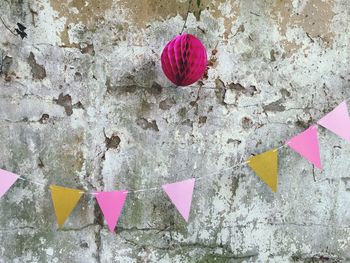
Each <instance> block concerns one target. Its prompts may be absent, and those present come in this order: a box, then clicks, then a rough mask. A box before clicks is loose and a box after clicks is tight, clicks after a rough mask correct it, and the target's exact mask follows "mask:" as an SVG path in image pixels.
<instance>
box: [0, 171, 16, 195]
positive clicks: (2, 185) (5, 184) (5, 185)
mask: <svg viewBox="0 0 350 263" xmlns="http://www.w3.org/2000/svg"><path fill="white" fill-rule="evenodd" d="M18 178H19V175H17V174H14V173H11V172H8V171H5V170H2V169H0V198H1V197H2V196H3V195H4V194H5V193H6V192H7V190H8V189H9V188H10V187H11V186H12V185H13V184H14V183H15V182H16V181H17V179H18Z"/></svg>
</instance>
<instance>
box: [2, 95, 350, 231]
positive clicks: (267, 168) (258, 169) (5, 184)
mask: <svg viewBox="0 0 350 263" xmlns="http://www.w3.org/2000/svg"><path fill="white" fill-rule="evenodd" d="M349 99H350V98H348V99H347V100H345V101H343V102H342V103H340V104H339V105H338V106H337V107H336V108H334V109H333V110H332V111H331V112H329V113H328V114H327V115H325V116H324V117H323V118H321V119H320V120H319V121H318V122H317V124H314V125H312V126H311V127H309V128H308V129H306V130H305V131H303V132H301V133H299V134H297V135H296V136H294V137H292V138H290V139H289V140H288V141H287V142H286V143H285V144H284V145H282V146H280V147H278V148H274V149H271V150H268V151H266V152H263V153H260V154H258V155H254V156H252V157H250V158H248V159H247V160H246V161H244V162H241V163H239V164H236V165H234V166H231V167H229V168H227V169H225V170H230V169H233V168H235V167H239V166H242V165H245V164H247V165H248V166H249V167H250V168H251V169H252V170H253V171H254V172H255V173H256V175H257V176H259V177H260V178H261V179H262V181H263V182H264V183H265V184H266V185H267V186H268V187H269V188H270V189H271V190H272V191H273V192H277V185H278V150H279V149H281V148H282V147H284V146H288V147H289V148H291V149H292V150H293V151H295V152H296V153H298V154H299V155H300V156H302V157H303V158H304V159H306V160H307V161H308V162H309V163H311V164H312V165H314V166H315V167H316V168H318V169H320V170H322V164H321V158H320V148H319V141H318V133H317V127H318V125H319V126H322V127H324V128H326V129H328V130H329V131H331V132H333V133H335V134H336V135H338V136H339V137H341V138H342V139H344V140H346V141H348V142H350V117H349V112H348V107H347V104H346V102H347V101H348V100H349ZM202 178H203V177H199V178H190V179H187V180H183V181H178V182H174V183H167V184H164V185H162V186H161V188H160V187H154V188H148V189H139V190H132V191H128V190H117V191H100V192H91V194H92V195H93V196H94V197H95V198H96V201H97V203H98V205H99V207H100V209H101V211H102V213H103V215H104V218H105V220H106V223H107V225H108V228H109V230H110V231H111V232H114V230H115V228H116V226H117V224H118V219H119V217H120V215H121V213H122V210H123V206H124V203H125V200H126V198H127V196H128V194H129V193H130V192H134V193H137V192H145V191H152V190H158V189H162V190H163V191H164V192H165V194H166V195H167V196H168V198H169V199H170V201H171V202H172V203H173V204H174V206H175V207H176V209H177V210H178V212H179V213H180V214H181V216H182V217H183V219H184V220H185V221H186V222H188V220H189V216H190V211H191V204H192V196H193V190H194V186H195V182H196V181H198V180H200V179H202ZM18 179H22V180H28V179H27V178H24V177H22V176H19V175H17V174H15V173H12V172H9V171H6V170H3V169H0V198H1V197H2V196H3V195H4V194H5V193H6V192H7V191H8V190H9V189H10V188H11V186H13V185H14V184H15V182H16V181H17V180H18ZM28 181H29V182H31V183H33V184H37V185H41V186H45V184H43V183H40V182H35V181H32V180H28ZM49 189H50V192H51V199H52V204H53V208H54V212H55V215H56V219H57V224H58V226H59V227H60V228H61V227H63V225H64V223H65V222H66V220H67V219H68V217H69V215H70V214H71V213H72V211H73V210H74V208H75V207H76V205H77V204H78V202H79V200H80V198H81V196H82V195H83V194H86V193H89V192H86V191H82V190H79V189H73V188H67V187H62V186H58V185H50V186H49Z"/></svg>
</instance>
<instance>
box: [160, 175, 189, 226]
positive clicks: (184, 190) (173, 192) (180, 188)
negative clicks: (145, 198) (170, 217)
mask: <svg viewBox="0 0 350 263" xmlns="http://www.w3.org/2000/svg"><path fill="white" fill-rule="evenodd" d="M194 181H195V179H194V178H192V179H188V180H185V181H181V182H176V183H172V184H165V185H163V186H162V188H163V190H164V192H165V193H166V194H167V195H168V197H169V198H170V200H171V202H172V203H173V204H174V205H175V207H176V208H177V210H178V211H179V213H180V214H181V215H182V217H183V218H184V219H185V221H186V222H188V218H189V216H190V210H191V204H192V196H193V188H194Z"/></svg>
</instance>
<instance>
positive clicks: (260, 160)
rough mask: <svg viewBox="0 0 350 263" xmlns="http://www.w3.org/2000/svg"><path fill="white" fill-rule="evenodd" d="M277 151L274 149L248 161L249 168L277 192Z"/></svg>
mask: <svg viewBox="0 0 350 263" xmlns="http://www.w3.org/2000/svg"><path fill="white" fill-rule="evenodd" d="M277 163H278V153H277V149H273V150H270V151H267V152H264V153H261V154H259V155H256V156H253V157H251V158H249V159H248V160H247V164H248V166H249V167H250V168H251V169H252V170H253V171H254V172H255V173H256V174H257V175H258V176H259V177H260V178H261V179H262V180H263V181H264V182H265V183H266V184H267V185H268V186H269V187H270V188H271V190H272V191H274V192H276V191H277V177H278V171H277Z"/></svg>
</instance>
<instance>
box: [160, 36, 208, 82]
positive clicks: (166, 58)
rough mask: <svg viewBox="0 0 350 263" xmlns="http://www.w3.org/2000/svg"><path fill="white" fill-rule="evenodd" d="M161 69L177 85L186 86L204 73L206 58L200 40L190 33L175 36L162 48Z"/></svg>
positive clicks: (205, 52)
mask: <svg viewBox="0 0 350 263" xmlns="http://www.w3.org/2000/svg"><path fill="white" fill-rule="evenodd" d="M161 62H162V69H163V72H164V74H165V76H167V78H168V79H169V80H170V81H171V82H172V83H174V84H175V85H177V86H188V85H191V84H192V83H195V82H196V81H198V80H199V79H200V78H201V77H202V76H203V74H204V72H205V70H206V68H207V64H208V59H207V51H206V50H205V47H204V46H203V44H202V43H201V41H200V40H199V39H198V38H196V37H195V36H193V35H191V34H182V35H179V36H177V37H175V38H174V39H173V40H171V41H170V42H168V44H167V45H166V46H165V48H164V49H163V52H162V55H161Z"/></svg>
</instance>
